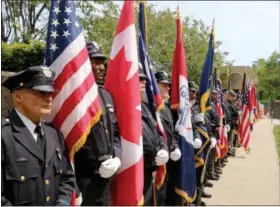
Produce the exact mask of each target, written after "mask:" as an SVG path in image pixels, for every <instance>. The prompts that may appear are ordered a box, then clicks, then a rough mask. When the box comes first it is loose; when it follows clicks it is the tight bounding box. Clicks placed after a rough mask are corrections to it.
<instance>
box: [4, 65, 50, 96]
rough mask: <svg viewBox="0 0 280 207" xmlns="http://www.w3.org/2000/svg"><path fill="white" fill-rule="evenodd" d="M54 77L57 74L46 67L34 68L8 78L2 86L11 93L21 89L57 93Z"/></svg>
mask: <svg viewBox="0 0 280 207" xmlns="http://www.w3.org/2000/svg"><path fill="white" fill-rule="evenodd" d="M54 76H55V73H54V72H53V71H52V70H50V69H49V68H48V67H46V66H33V67H29V68H27V69H25V70H22V71H19V72H17V73H16V74H14V75H12V76H10V77H8V78H7V79H6V80H5V81H4V82H3V83H2V85H3V86H4V87H6V88H8V89H9V90H10V91H11V92H13V91H15V90H17V89H20V88H30V89H33V90H37V91H43V92H55V89H54Z"/></svg>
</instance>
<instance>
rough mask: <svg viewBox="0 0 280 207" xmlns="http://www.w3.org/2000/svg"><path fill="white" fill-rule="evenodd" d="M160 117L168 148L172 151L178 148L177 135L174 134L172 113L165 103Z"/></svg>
mask: <svg viewBox="0 0 280 207" xmlns="http://www.w3.org/2000/svg"><path fill="white" fill-rule="evenodd" d="M160 118H161V123H162V126H163V128H164V131H165V134H166V139H167V147H168V150H169V152H172V151H174V150H175V149H176V148H178V136H177V135H176V134H175V127H174V121H173V118H172V113H171V110H170V108H169V106H168V104H167V103H165V104H164V110H162V111H161V113H160Z"/></svg>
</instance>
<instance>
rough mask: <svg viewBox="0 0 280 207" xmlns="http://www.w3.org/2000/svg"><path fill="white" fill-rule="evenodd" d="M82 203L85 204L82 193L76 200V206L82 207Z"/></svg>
mask: <svg viewBox="0 0 280 207" xmlns="http://www.w3.org/2000/svg"><path fill="white" fill-rule="evenodd" d="M82 202H83V197H82V193H80V196H79V197H77V198H76V199H75V206H81V205H82Z"/></svg>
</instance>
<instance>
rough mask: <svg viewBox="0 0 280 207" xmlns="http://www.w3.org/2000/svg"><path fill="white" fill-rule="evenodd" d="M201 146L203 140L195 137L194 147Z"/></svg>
mask: <svg viewBox="0 0 280 207" xmlns="http://www.w3.org/2000/svg"><path fill="white" fill-rule="evenodd" d="M201 146H202V141H201V140H200V139H198V138H195V139H194V142H193V147H194V148H195V149H199V148H200V147H201Z"/></svg>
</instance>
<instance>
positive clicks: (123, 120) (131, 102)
mask: <svg viewBox="0 0 280 207" xmlns="http://www.w3.org/2000/svg"><path fill="white" fill-rule="evenodd" d="M105 88H106V89H107V90H108V91H109V92H110V93H111V94H112V96H113V99H114V104H115V110H116V115H117V119H118V125H119V130H120V135H121V144H122V158H121V167H120V169H119V171H118V173H117V176H116V178H115V179H114V181H113V186H112V199H111V202H112V205H127V206H130V205H142V204H143V201H144V199H143V185H144V170H143V144H142V126H141V96H140V84H139V73H138V54H137V42H136V30H135V23H134V12H133V1H125V2H124V4H123V8H122V11H121V15H120V19H119V23H118V27H117V30H116V34H115V39H114V42H113V46H112V50H111V54H110V60H109V64H108V69H107V75H106V81H105Z"/></svg>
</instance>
